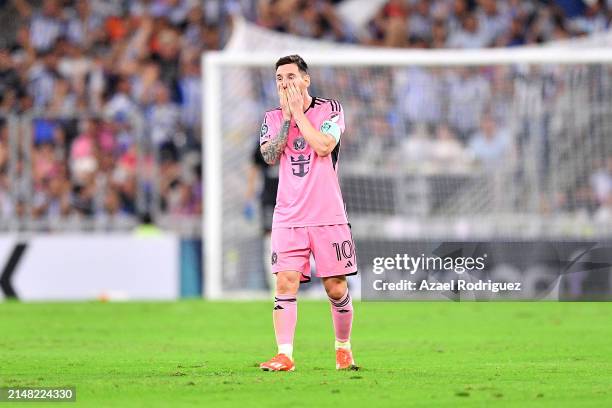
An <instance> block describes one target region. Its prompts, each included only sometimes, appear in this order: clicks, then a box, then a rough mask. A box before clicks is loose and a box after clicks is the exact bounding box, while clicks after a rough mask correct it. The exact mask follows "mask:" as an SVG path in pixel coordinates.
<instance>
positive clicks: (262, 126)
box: [261, 123, 268, 136]
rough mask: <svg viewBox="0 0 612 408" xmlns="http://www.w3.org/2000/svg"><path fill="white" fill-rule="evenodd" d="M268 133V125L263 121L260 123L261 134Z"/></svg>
mask: <svg viewBox="0 0 612 408" xmlns="http://www.w3.org/2000/svg"><path fill="white" fill-rule="evenodd" d="M267 133H268V125H266V124H265V123H264V124H262V125H261V136H264V135H266V134H267Z"/></svg>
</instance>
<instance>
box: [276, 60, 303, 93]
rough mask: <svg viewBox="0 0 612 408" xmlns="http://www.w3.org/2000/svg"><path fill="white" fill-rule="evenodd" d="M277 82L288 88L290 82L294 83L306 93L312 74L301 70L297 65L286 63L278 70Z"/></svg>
mask: <svg viewBox="0 0 612 408" xmlns="http://www.w3.org/2000/svg"><path fill="white" fill-rule="evenodd" d="M276 84H277V85H280V86H281V87H282V88H283V89H287V86H289V84H294V85H295V86H296V87H297V88H298V89H299V90H300V91H301V92H302V94H304V92H305V91H306V89H307V88H308V86H310V75H308V74H304V73H302V72H300V70H299V69H298V67H297V65H295V64H285V65H281V66H280V67H278V69H277V70H276Z"/></svg>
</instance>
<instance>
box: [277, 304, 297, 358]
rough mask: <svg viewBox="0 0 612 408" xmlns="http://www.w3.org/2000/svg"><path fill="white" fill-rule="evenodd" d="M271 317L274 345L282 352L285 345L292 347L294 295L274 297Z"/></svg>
mask: <svg viewBox="0 0 612 408" xmlns="http://www.w3.org/2000/svg"><path fill="white" fill-rule="evenodd" d="M272 316H273V318H274V332H275V333H276V344H278V345H279V350H283V349H284V348H286V346H287V345H293V335H294V334H295V324H296V322H297V297H296V295H281V294H278V295H276V297H275V298H274V311H273V312H272ZM281 345H283V347H281ZM284 354H288V353H284ZM289 354H290V351H289ZM290 357H291V356H290Z"/></svg>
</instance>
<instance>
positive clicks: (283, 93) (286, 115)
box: [276, 84, 291, 120]
mask: <svg viewBox="0 0 612 408" xmlns="http://www.w3.org/2000/svg"><path fill="white" fill-rule="evenodd" d="M276 89H277V90H278V99H279V101H280V107H281V109H282V111H283V120H291V109H290V108H289V99H288V94H287V90H286V89H283V86H282V85H281V84H278V85H277V87H276Z"/></svg>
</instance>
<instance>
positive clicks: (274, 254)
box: [271, 252, 278, 265]
mask: <svg viewBox="0 0 612 408" xmlns="http://www.w3.org/2000/svg"><path fill="white" fill-rule="evenodd" d="M271 261H272V265H275V264H276V262H277V261H278V255H276V252H272V259H271Z"/></svg>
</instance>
